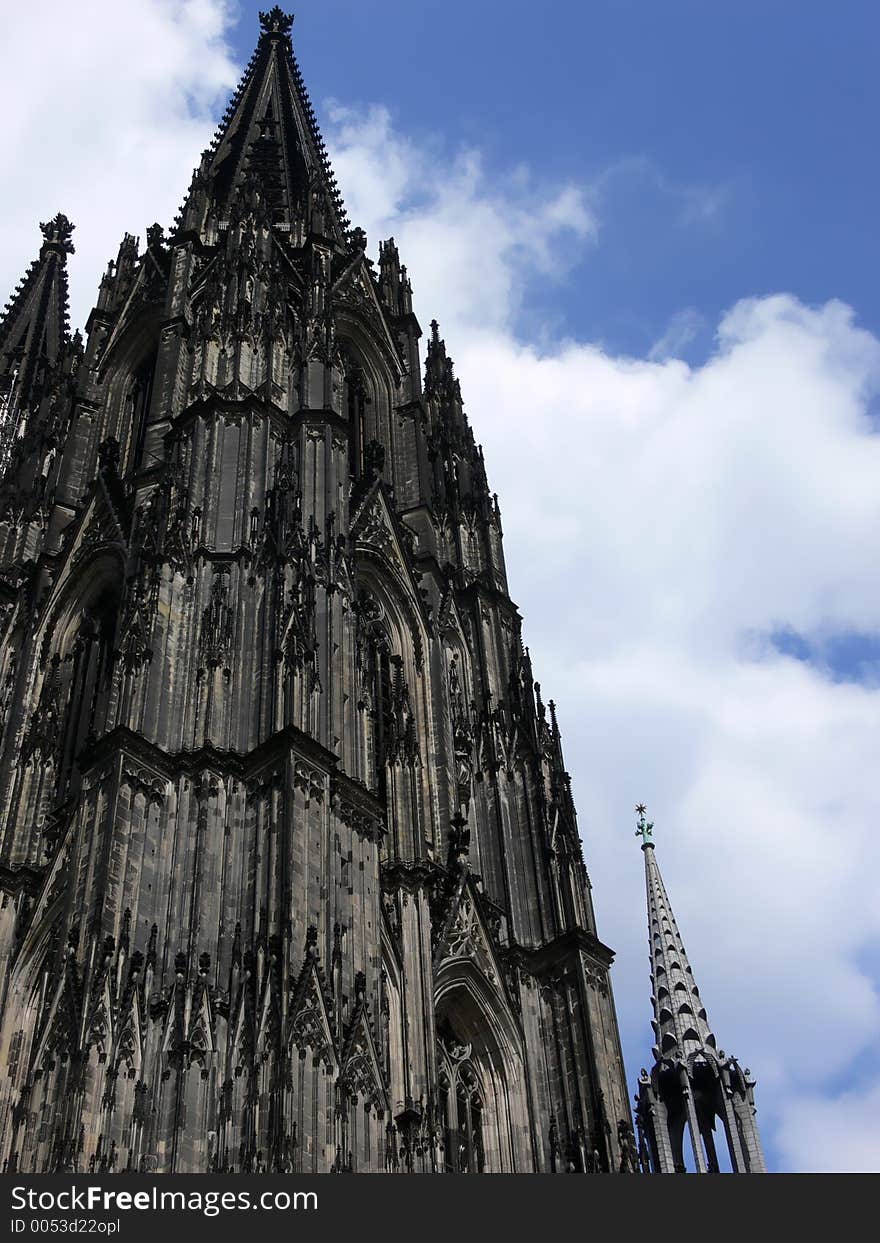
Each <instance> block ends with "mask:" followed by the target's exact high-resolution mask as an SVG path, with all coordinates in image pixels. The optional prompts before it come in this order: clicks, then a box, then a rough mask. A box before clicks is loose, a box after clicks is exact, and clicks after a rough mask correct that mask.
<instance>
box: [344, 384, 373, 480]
mask: <svg viewBox="0 0 880 1243" xmlns="http://www.w3.org/2000/svg"><path fill="white" fill-rule="evenodd" d="M345 387H346V393H347V402H348V426H349V439H348V469H349V474H350V475H351V476H352V478H353V479H360V478H361V476H362V475H363V474H364V470H365V467H366V463H365V457H364V454H365V450H366V444H367V414H366V405H367V400H368V398H367V387H366V382H365V379H364V369H363V367H361V366H360V365H359V364H357V363H350V364H349V366H348V371H347V376H346V385H345Z"/></svg>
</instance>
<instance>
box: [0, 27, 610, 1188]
mask: <svg viewBox="0 0 880 1243" xmlns="http://www.w3.org/2000/svg"><path fill="white" fill-rule="evenodd" d="M261 23H262V32H261V34H260V38H259V43H258V46H257V49H256V51H255V53H254V56H253V58H252V60H251V62H250V64H249V66H248V69H247V71H246V73H245V75H244V77H243V79H242V82H241V84H240V86H239V88H238V89H237V91H236V93H235V95H234V97H233V99H232V101H231V103H230V105H229V108H228V110H227V112H226V114H225V116H224V118H223V121H222V124H221V128H220V129H219V130H218V133H217V137H216V139H215V141H214V143H213V145H212V146H211V148H210V149H209V150H208V151H207V152H206V153H205V155H204V156H203V158H202V160H201V163H200V165H199V167H198V169H197V171H196V173H195V175H194V177H193V180H192V184H191V186H190V189H189V192H188V194H187V196H186V200H185V202H184V205H183V207H182V209H181V212H180V214H179V216H178V218H177V220H176V222H175V224H174V226H173V228H172V229H171V231H170V233H169V234H168V235H166V234H165V233H164V232H163V230H162V229H161V228H159V227H158V226H154V227H153V228H151V229H149V230H148V231H147V237H146V247H145V249H141V248H140V247H139V245H138V243H137V242H136V240H135V238H133V237H131V236H126V237H125V239H124V240H123V242H122V245H121V246H120V248H119V252H118V256H117V258H116V260H115V261H113V262H111V263H110V265H109V267H108V269H107V272H106V274H105V276H104V277H103V279H102V281H101V287H100V290H99V293H98V300H97V304H96V306H95V308H94V310H93V311H92V313H91V315H90V317H89V321H88V324H87V328H86V338H85V340H84V341H83V339H82V338H81V337H80V335H79V333H76V334H74V335H73V336H71V335H70V333H69V331H68V327H67V322H66V300H67V299H66V263H67V258H68V255H69V254H70V253H71V252H72V250H73V246H72V244H71V234H72V226H71V225H70V223H69V222H68V221H67V220H66V219H65V218H64V217H63V216H58V217H56V218H55V220H53V221H51V222H50V223H48V224H45V225H43V226H42V229H43V235H44V242H43V245H42V249H41V251H40V255H39V258H38V259H37V260H36V262H35V263H34V264H33V265H32V266H31V268H30V269H29V270H28V272H27V273H26V275H25V278H24V280H23V282H22V283H21V285H20V286H19V288H18V290H17V291H16V292H15V294H14V296H13V299H12V301H11V303H10V304H9V306H8V307H7V310H6V313H5V316H4V318H3V320H2V321H0V412H2V420H0V424H2V426H0V435H2V443H0V466H2V483H0V602H2V609H3V614H2V621H3V631H2V648H0V726H2V756H0V890H2V910H0V1004H2V1030H0V1161H2V1163H3V1168H4V1169H6V1170H13V1169H18V1170H23V1171H44V1170H86V1171H89V1170H96V1171H121V1170H125V1169H133V1170H146V1171H159V1172H164V1171H172V1170H177V1171H209V1170H215V1171H248V1170H250V1171H253V1170H268V1171H303V1172H309V1171H328V1170H337V1171H344V1170H355V1171H407V1170H416V1171H428V1170H445V1171H478V1170H486V1171H511V1170H525V1171H553V1170H555V1171H566V1170H572V1171H575V1170H576V1171H581V1170H583V1171H591V1170H609V1171H617V1170H620V1169H627V1168H630V1167H631V1164H632V1161H631V1153H632V1130H631V1126H630V1114H629V1109H628V1099H627V1091H626V1085H625V1081H624V1072H623V1065H622V1060H621V1054H620V1045H619V1038H618V1032H617V1022H616V1018H615V1012H614V1003H613V999H612V993H611V987H610V983H609V974H608V973H609V967H610V964H611V959H612V955H611V953H610V951H609V950H608V949H607V948H606V947H605V946H604V945H603V944H602V943H601V942H600V941H599V940H598V938H597V935H596V928H595V924H594V919H593V912H592V907H591V902H590V894H589V883H588V880H587V874H586V870H585V868H584V862H583V857H582V851H581V843H580V839H579V835H578V831H577V826H576V822H575V812H574V806H573V803H572V797H571V791H570V787H569V780H568V777H567V774H566V772H565V769H564V765H563V759H562V751H561V745H560V737H559V730H558V728H557V725H556V720H555V715H554V712H553V706H552V704H550V705H549V706H548V707H547V708H545V706H544V704H543V702H542V700H541V696H540V689H539V688H538V686H537V685H536V684H535V683H534V681H533V677H532V670H531V666H530V662H529V656H528V652H527V650H526V649H525V648H524V647H523V641H522V634H521V619H520V616H519V614H518V612H517V609H516V607H515V605H514V604H513V603H512V601H511V599H510V596H509V595H508V590H507V584H506V579H505V569H504V557H503V552H502V534H501V518H500V513H499V508H498V503H497V499H496V498H495V497H493V496H492V494H491V493H490V492H489V488H488V485H487V481H486V473H485V469H484V464H483V458H482V453H481V451H480V449H479V447H478V446H477V445H476V443H475V441H474V437H473V434H472V432H471V429H470V427H469V425H468V422H467V420H466V418H465V415H464V413H463V409H462V400H461V393H460V391H459V386H458V382H457V380H456V379H455V376H454V374H453V368H452V362H451V360H450V359H449V357H448V356H447V353H446V349H445V346H444V343H443V341H442V340H441V339H440V337H439V335H438V332H437V328H436V325H434V326H433V329H432V334H431V338H430V340H429V342H428V347H427V364H426V368H425V370H424V374H423V371H422V366H421V357H420V356H421V347H420V337H421V330H420V327H419V324H418V322H417V320H416V317H415V315H414V314H413V311H412V293H411V287H410V283H409V280H408V278H407V274H406V269H405V268H404V267H402V266H401V263H400V260H399V256H398V252H397V249H396V247H395V245H394V242H393V240H389V241H387V242H386V243H384V244H383V245H382V246H381V249H380V258H379V262H378V265H374V263H372V262H371V261H370V260H369V259H368V258H367V257H366V254H365V248H366V238H365V237H364V235H363V233H362V232H361V231H360V230H358V229H356V228H352V227H350V224H349V222H348V220H347V219H346V216H345V213H344V209H343V206H342V202H341V199H340V196H339V194H338V192H337V190H336V188H335V182H334V178H333V175H332V173H331V171H330V167H329V164H328V161H327V158H326V154H325V150H324V145H323V142H322V141H321V138H320V135H319V133H318V129H317V126H316V123H315V118H314V115H313V113H312V110H311V107H310V105H309V102H308V98H307V96H306V93H305V90H304V87H303V84H302V80H301V78H300V74H299V70H298V68H297V65H296V62H295V60H294V58H293V53H292V49H291V41H290V19H289V18H287V17H286V16H285V15H284V14H283V13H281V12H280V10H278V9H274V10H272V12H271V13H267V14H264V15H262V18H261Z"/></svg>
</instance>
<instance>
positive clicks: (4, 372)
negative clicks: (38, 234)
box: [0, 212, 73, 405]
mask: <svg viewBox="0 0 880 1243" xmlns="http://www.w3.org/2000/svg"><path fill="white" fill-rule="evenodd" d="M40 229H41V231H42V234H43V244H42V246H41V247H40V254H39V258H37V259H35V260H34V262H33V263H32V264H31V265H30V267H29V268H28V270H27V272H26V273H25V275H24V277H23V279H22V280H21V281H20V282H19V285H18V287H17V289H16V290H15V292H14V293H13V295H12V297H11V298H10V300H9V302H8V303H7V304H6V307H5V308H4V311H3V315H2V317H0V392H9V391H11V390H13V389H14V392H15V396H16V400H17V402H18V404H19V405H29V404H30V403H31V401H32V399H33V397H34V395H35V393H34V390H35V388H36V387H37V386H38V384H39V382H40V377H41V375H42V373H43V372H44V371H45V369H46V368H47V367H50V368H51V367H54V366H55V365H56V364H57V363H58V362H59V360H60V357H61V353H62V350H63V348H64V344H65V342H66V340H67V335H68V321H67V316H68V303H67V256H68V255H70V254H73V243H72V242H71V240H70V237H71V234H72V233H73V225H72V224H71V223H70V221H69V220H68V219H67V217H66V216H63V215H62V214H61V213H60V212H59V213H58V215H57V216H55V218H54V219H53V220H50V221H48V222H47V223H45V224H41V225H40ZM13 377H14V379H13Z"/></svg>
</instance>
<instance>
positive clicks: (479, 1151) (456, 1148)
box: [438, 1023, 486, 1174]
mask: <svg viewBox="0 0 880 1243" xmlns="http://www.w3.org/2000/svg"><path fill="white" fill-rule="evenodd" d="M438 1037H439V1046H438V1058H439V1061H440V1066H441V1072H440V1075H439V1079H438V1082H439V1087H440V1097H441V1099H440V1115H441V1123H442V1130H443V1159H444V1164H445V1172H446V1173H447V1174H483V1173H485V1172H486V1150H485V1145H484V1139H483V1113H484V1096H483V1087H482V1083H481V1080H480V1076H479V1073H478V1071H477V1067H476V1065H475V1063H474V1061H473V1058H472V1053H473V1050H472V1047H471V1045H469V1044H463V1043H462V1042H461V1041H459V1040H458V1038H457V1037H456V1036H455V1034H454V1032H453V1031H452V1028H451V1027H450V1026H449V1024H448V1023H446V1024H443V1025H441V1027H440V1029H439V1031H438Z"/></svg>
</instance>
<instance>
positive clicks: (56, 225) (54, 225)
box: [40, 212, 75, 255]
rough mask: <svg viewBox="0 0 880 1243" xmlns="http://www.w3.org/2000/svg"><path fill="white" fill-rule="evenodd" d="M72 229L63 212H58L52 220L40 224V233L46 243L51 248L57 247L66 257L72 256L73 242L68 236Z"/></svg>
mask: <svg viewBox="0 0 880 1243" xmlns="http://www.w3.org/2000/svg"><path fill="white" fill-rule="evenodd" d="M74 227H75V226H74V225H72V224H71V223H70V221H69V220H68V219H67V217H66V216H65V215H64V214H63V212H59V213H58V215H57V216H55V217H54V219H52V220H48V221H45V222H43V221H41V222H40V231H41V232H42V234H43V237H44V238H45V239H46V242H47V243H48V244H49V245H51V246H57V247H58V249H59V250H62V251H64V253H65V254H67V255H72V254H73V242H72V241H71V240H70V235H71V233H72V232H73V230H74Z"/></svg>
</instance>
